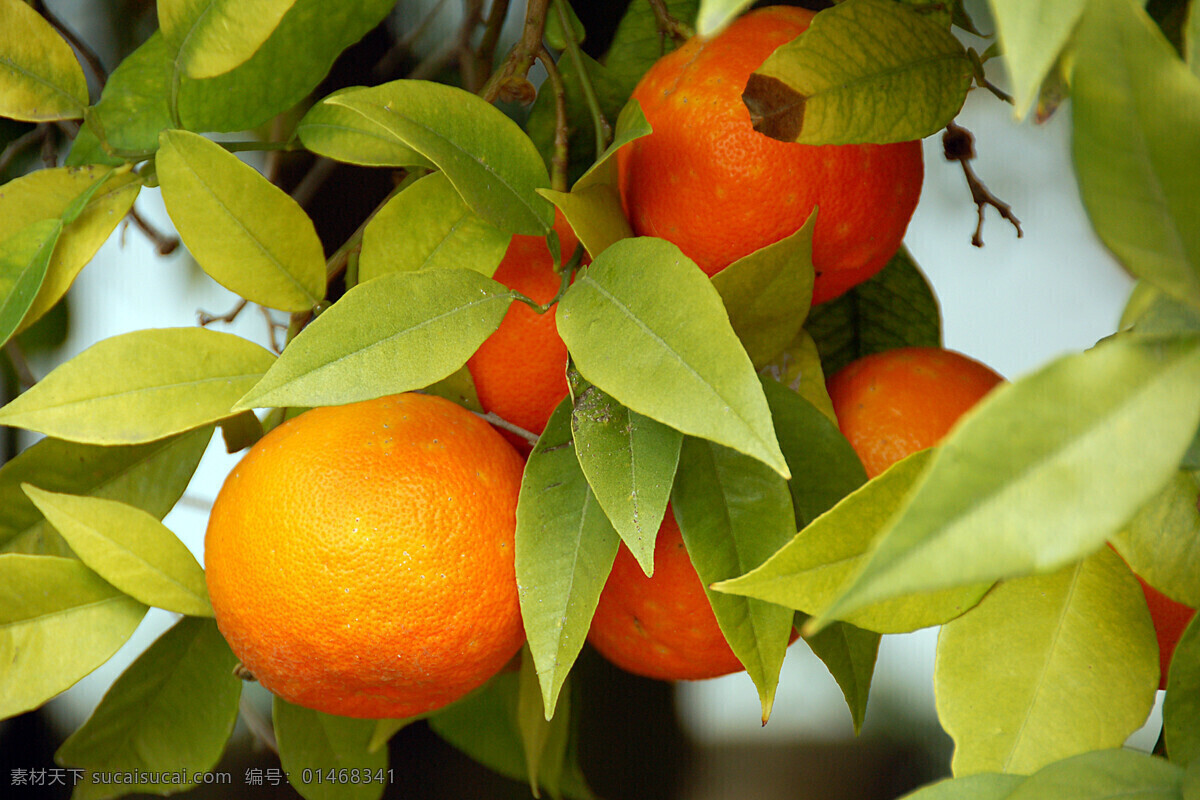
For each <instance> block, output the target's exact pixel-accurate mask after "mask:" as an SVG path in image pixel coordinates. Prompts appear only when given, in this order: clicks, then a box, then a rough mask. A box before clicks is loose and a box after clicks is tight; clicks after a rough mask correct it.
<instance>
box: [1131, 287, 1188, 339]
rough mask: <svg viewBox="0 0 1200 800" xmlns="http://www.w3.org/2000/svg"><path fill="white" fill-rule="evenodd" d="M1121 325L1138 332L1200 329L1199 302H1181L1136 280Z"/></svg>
mask: <svg viewBox="0 0 1200 800" xmlns="http://www.w3.org/2000/svg"><path fill="white" fill-rule="evenodd" d="M1121 320H1122V326H1121V327H1122V328H1129V329H1130V330H1132V331H1134V332H1135V333H1140V334H1182V333H1200V306H1194V305H1188V304H1187V303H1183V302H1180V301H1179V300H1176V299H1175V298H1174V297H1172V296H1170V295H1169V294H1167V293H1166V292H1163V291H1161V290H1159V289H1156V288H1154V286H1153V285H1151V284H1149V283H1147V282H1146V281H1138V283H1137V284H1136V285H1135V286H1134V291H1133V292H1132V293H1130V297H1129V303H1128V304H1126V306H1125V312H1124V313H1123V314H1122V315H1121Z"/></svg>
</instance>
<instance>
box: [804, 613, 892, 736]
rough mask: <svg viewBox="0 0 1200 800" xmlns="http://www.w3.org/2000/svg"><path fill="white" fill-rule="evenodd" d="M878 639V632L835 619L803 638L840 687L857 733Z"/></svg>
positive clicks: (862, 714)
mask: <svg viewBox="0 0 1200 800" xmlns="http://www.w3.org/2000/svg"><path fill="white" fill-rule="evenodd" d="M881 638H882V637H881V636H880V635H879V634H878V633H874V632H872V631H864V630H863V629H862V628H857V627H855V626H853V625H851V624H849V623H847V622H837V623H834V624H833V625H830V626H829V627H827V628H822V629H821V630H819V631H817V632H816V633H815V634H813V635H812V636H810V637H808V638H807V639H805V642H807V643H808V646H809V647H810V648H812V651H813V653H815V654H816V656H817V657H818V658H820V659H821V661H822V662H824V664H825V666H826V667H827V668H828V669H829V673H830V674H831V675H833V678H834V680H836V681H837V684H838V686H839V687H840V688H841V690H842V695H843V696H844V697H845V698H846V707H847V708H849V709H850V720H851V721H852V722H853V723H854V732H855V733H856V734H857V733H859V732H861V731H862V724H863V719H865V718H866V714H867V697H868V695H869V694H870V691H871V678H872V676H873V675H874V674H875V657H876V656H877V655H878V653H879V640H880V639H881Z"/></svg>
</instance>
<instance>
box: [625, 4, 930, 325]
mask: <svg viewBox="0 0 1200 800" xmlns="http://www.w3.org/2000/svg"><path fill="white" fill-rule="evenodd" d="M813 16H814V14H813V12H811V11H807V10H804V9H799V8H791V7H784V6H773V7H768V8H764V9H759V10H757V11H752V12H750V13H748V14H746V15H745V16H743V17H741V18H739V19H738V20H737V21H735V22H734V23H733V24H732V25H730V26H729V27H728V28H727V29H726V30H725V31H724V32H723V33H721V34H719V35H718V36H716V37H714V38H712V39H708V40H701V39H696V38H693V39H691V40H689V41H688V42H686V43H685V44H684V45H683V46H682V47H680V48H679V49H678V50H676V51H674V52H672V53H669V54H668V55H666V56H664V57H663V58H662V59H660V60H659V61H658V62H657V63H656V64H655V65H654V66H652V67H651V68H650V70H649V71H648V72H647V73H646V74H645V76H644V77H643V78H642V80H641V82H640V83H639V84H638V86H637V88H636V89H635V90H634V92H633V97H635V98H636V99H637V100H638V102H639V103H640V104H641V107H642V111H643V112H644V113H645V115H646V119H647V120H648V121H649V122H650V125H651V127H652V128H653V133H651V134H650V135H649V136H644V137H642V138H640V139H637V140H635V141H633V142H630V143H629V144H628V145H626V146H625V147H623V148H622V149H621V150H620V151H619V153H618V170H619V180H620V190H621V195H622V199H623V202H624V205H625V210H626V213H627V214H628V215H629V218H630V222H631V224H632V225H633V229H634V231H636V232H637V233H638V234H639V235H643V236H658V237H661V238H663V239H667V240H669V241H671V242H674V243H675V244H676V245H677V246H678V247H679V248H680V249H681V250H682V251H683V252H684V253H685V254H687V255H688V257H690V258H691V259H692V260H693V261H695V262H696V263H697V264H699V265H700V268H701V269H703V270H704V272H705V273H706V274H708V275H713V274H715V273H716V272H719V271H720V270H722V269H724V268H725V267H727V266H728V265H729V264H731V263H733V262H734V261H736V260H738V259H739V258H742V257H743V256H747V255H749V254H750V253H752V252H754V251H755V250H758V249H759V248H761V247H765V246H766V245H769V244H772V243H774V242H777V241H779V240H780V239H783V238H785V237H786V236H789V235H790V234H792V233H794V232H795V231H796V230H797V229H799V228H800V227H801V226H802V225H803V224H804V222H805V221H806V220H807V219H808V216H809V214H810V213H811V212H812V210H813V208H814V207H819V212H818V216H817V223H816V229H815V231H814V234H813V264H814V266H815V269H816V273H817V276H816V282H815V286H814V291H813V302H814V303H820V302H824V301H826V300H829V299H832V298H834V297H836V296H838V295H840V294H842V293H843V292H845V291H846V290H847V289H849V288H851V287H852V286H854V285H856V284H858V283H861V282H862V281H865V280H866V279H868V278H870V277H871V276H872V275H874V274H875V273H876V272H878V271H879V270H880V269H882V268H883V266H884V265H885V264H886V263H887V261H888V260H889V259H890V258H891V257H892V255H893V254H894V253H895V252H896V250H897V249H898V248H899V246H900V244H901V242H902V240H903V238H904V232H905V230H906V228H907V227H908V221H909V219H910V218H911V217H912V213H913V210H914V209H915V208H916V205H917V201H918V199H919V198H920V194H921V182H922V180H923V177H924V164H923V161H922V156H921V144H920V142H916V141H912V142H902V143H898V144H886V145H822V146H813V145H803V144H797V143H794V142H780V141H777V140H775V139H771V138H769V137H767V136H765V135H763V134H760V133H758V132H757V131H755V130H754V129H753V127H752V124H751V121H750V112H749V111H748V110H747V108H746V106H745V104H744V103H743V102H742V92H743V91H744V90H745V87H746V82H747V80H748V78H749V76H750V74H751V73H752V72H753V71H754V70H755V69H757V68H758V67H759V66H760V65H761V64H762V62H763V61H764V60H765V59H766V58H767V56H769V55H770V54H771V53H772V52H774V51H775V49H776V48H778V47H779V46H780V45H782V44H785V43H787V42H789V41H791V40H792V39H794V38H795V37H797V36H799V35H800V34H802V33H803V32H804V31H805V30H806V29H807V28H808V25H809V22H810V21H811V20H812V18H813Z"/></svg>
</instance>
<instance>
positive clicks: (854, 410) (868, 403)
mask: <svg viewBox="0 0 1200 800" xmlns="http://www.w3.org/2000/svg"><path fill="white" fill-rule="evenodd" d="M1003 380H1004V379H1003V378H1002V377H1000V376H999V375H997V374H996V373H995V372H993V371H992V370H991V369H990V368H988V367H986V366H984V365H983V364H980V363H979V362H978V361H975V360H974V359H971V358H967V357H966V356H964V355H962V354H961V353H956V352H954V351H953V350H943V349H942V348H939V347H901V348H897V349H895V350H887V351H884V352H882V353H875V354H873V355H869V356H865V357H863V358H860V359H858V360H857V361H854V362H852V363H850V364H848V365H847V366H846V367H844V368H843V369H841V370H840V371H839V372H838V373H837V374H836V375H834V376H833V377H832V378H830V379H829V381H828V383H827V388H828V389H829V398H830V399H831V400H832V401H833V410H834V413H835V414H837V419H838V427H839V428H840V429H841V431H842V434H843V435H845V437H846V438H847V439H848V440H849V441H850V446H851V447H853V448H854V452H856V453H858V457H859V458H860V459H861V460H862V463H863V466H864V467H865V468H866V470H867V477H869V478H873V477H875V476H876V475H878V474H879V473H881V472H883V471H884V470H885V469H887V468H888V467H890V466H891V465H892V464H893V463H895V462H897V461H899V460H900V459H902V458H904V457H905V456H908V455H910V454H912V453H915V452H916V451H918V450H924V449H926V448H928V447H933V446H934V445H935V444H937V443H938V442H939V441H941V439H942V437H943V436H945V435H946V432H947V431H949V430H950V428H951V427H953V425H954V423H955V422H957V421H958V418H959V417H961V416H962V415H963V414H964V413H966V411H967V410H968V409H970V408H971V407H972V406H974V405H975V403H977V402H978V401H979V400H980V398H982V397H983V396H984V395H985V394H987V393H988V392H989V391H991V390H992V388H993V387H994V386H995V385H996V384H998V383H1000V382H1002V381H1003Z"/></svg>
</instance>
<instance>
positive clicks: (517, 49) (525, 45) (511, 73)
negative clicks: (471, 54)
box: [480, 0, 550, 103]
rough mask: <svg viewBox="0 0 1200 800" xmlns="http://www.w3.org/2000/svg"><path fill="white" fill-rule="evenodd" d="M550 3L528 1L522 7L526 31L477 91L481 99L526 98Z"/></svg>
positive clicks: (491, 100)
mask: <svg viewBox="0 0 1200 800" xmlns="http://www.w3.org/2000/svg"><path fill="white" fill-rule="evenodd" d="M549 3H550V0H529V2H528V4H527V5H526V7H525V30H524V32H523V33H522V34H521V38H520V40H519V41H518V42H517V43H516V44H515V45H513V49H512V50H511V51H509V54H508V57H507V58H505V59H504V63H503V64H501V65H500V69H498V70H497V71H496V73H495V74H494V75H492V77H491V78H489V79H488V82H487V83H486V84H484V87H483V89H481V90H480V96H482V97H483V99H484V100H487V101H488V102H489V103H494V102H495V101H496V98H498V97H501V96H504V97H505V98H523V97H525V96H526V95H527V94H528V89H527V88H526V87H527V86H528V84H529V69H530V67H532V66H533V62H534V59H535V58H536V56H537V54H538V52H540V50H541V49H542V37H543V35H544V34H545V32H546V10H547V8H548V7H549Z"/></svg>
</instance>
